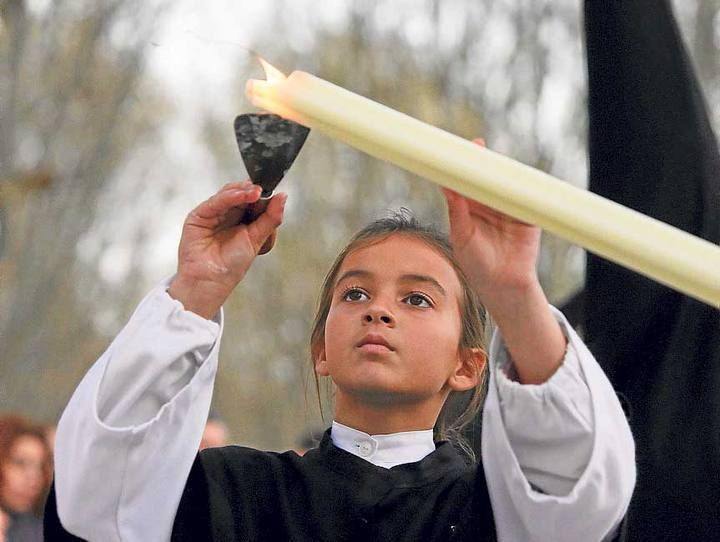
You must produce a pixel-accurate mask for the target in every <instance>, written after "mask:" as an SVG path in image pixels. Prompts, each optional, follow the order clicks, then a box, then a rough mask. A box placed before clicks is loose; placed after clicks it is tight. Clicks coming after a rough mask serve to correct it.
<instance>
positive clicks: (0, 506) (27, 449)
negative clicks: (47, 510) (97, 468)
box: [0, 416, 52, 542]
mask: <svg viewBox="0 0 720 542" xmlns="http://www.w3.org/2000/svg"><path fill="white" fill-rule="evenodd" d="M51 476H52V467H51V454H50V447H49V446H48V444H47V441H46V440H45V434H44V432H43V429H42V428H41V427H38V426H35V425H33V424H32V423H30V422H29V421H28V420H26V419H24V418H21V417H19V416H5V417H1V418H0V511H2V513H3V514H4V515H5V516H6V517H4V518H2V519H0V526H1V525H2V524H3V523H5V532H4V540H5V541H6V542H35V541H41V540H42V539H43V534H42V507H43V505H44V502H45V496H46V492H47V490H48V488H49V486H50V480H51ZM1 532H2V531H1V530H0V533H1ZM0 540H3V538H2V537H0Z"/></svg>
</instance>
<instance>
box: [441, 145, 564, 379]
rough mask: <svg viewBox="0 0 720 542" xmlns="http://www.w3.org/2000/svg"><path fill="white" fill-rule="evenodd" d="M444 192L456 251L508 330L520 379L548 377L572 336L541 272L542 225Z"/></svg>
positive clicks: (478, 290) (505, 332)
mask: <svg viewBox="0 0 720 542" xmlns="http://www.w3.org/2000/svg"><path fill="white" fill-rule="evenodd" d="M475 143H478V144H479V145H484V143H483V141H482V140H480V139H476V140H475ZM443 192H444V194H445V198H446V199H447V204H448V215H449V218H450V242H451V243H452V246H453V252H454V253H455V257H456V258H457V259H458V262H459V263H460V266H461V267H462V268H463V270H464V271H465V274H466V275H467V277H468V280H469V281H470V285H471V286H472V288H473V289H474V290H475V292H476V293H477V294H478V296H479V298H480V301H482V303H483V304H484V305H485V306H486V307H487V309H488V310H489V311H490V314H491V315H492V316H493V318H494V320H495V322H496V323H497V325H498V327H499V328H500V330H501V331H502V334H503V337H504V339H505V344H506V345H507V348H508V350H509V351H510V354H511V356H512V359H513V363H514V366H515V369H516V371H517V374H518V377H519V379H520V381H521V382H522V383H525V384H541V383H543V382H545V381H546V380H547V379H548V378H550V376H552V375H553V373H554V372H555V371H556V370H557V368H558V367H559V366H560V364H561V362H562V359H563V356H564V353H565V346H566V340H565V336H564V335H563V333H562V331H561V329H560V326H559V324H558V323H557V321H556V320H555V317H554V315H553V313H552V311H551V310H550V306H549V304H548V301H547V298H546V297H545V293H544V292H543V290H542V288H541V286H540V282H539V280H538V276H537V270H536V263H537V259H538V254H539V252H540V233H541V232H540V228H537V227H535V226H531V225H530V224H526V223H524V222H520V221H518V220H515V219H513V218H511V217H509V216H507V215H505V214H503V213H500V212H498V211H495V210H493V209H490V208H489V207H487V206H485V205H483V204H481V203H478V202H476V201H473V200H471V199H468V198H465V197H463V196H461V195H460V194H457V193H455V192H452V191H450V190H443Z"/></svg>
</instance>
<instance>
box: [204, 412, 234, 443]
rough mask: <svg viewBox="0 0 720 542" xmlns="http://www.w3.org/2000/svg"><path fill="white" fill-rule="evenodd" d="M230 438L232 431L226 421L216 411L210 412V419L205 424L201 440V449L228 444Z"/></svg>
mask: <svg viewBox="0 0 720 542" xmlns="http://www.w3.org/2000/svg"><path fill="white" fill-rule="evenodd" d="M229 440H230V432H229V431H228V428H227V425H226V424H225V422H224V421H222V420H221V419H220V417H219V416H218V415H217V414H216V413H214V412H210V415H209V416H208V421H207V423H206V424H205V431H204V432H203V436H202V440H201V441H200V449H201V450H204V449H205V448H221V447H222V446H227V445H228V442H229Z"/></svg>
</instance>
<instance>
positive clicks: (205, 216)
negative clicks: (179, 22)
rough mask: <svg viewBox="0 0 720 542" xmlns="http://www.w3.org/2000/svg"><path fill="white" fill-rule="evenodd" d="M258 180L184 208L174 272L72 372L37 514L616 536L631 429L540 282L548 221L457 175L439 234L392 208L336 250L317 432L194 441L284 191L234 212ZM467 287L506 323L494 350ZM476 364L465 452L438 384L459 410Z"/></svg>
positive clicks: (462, 534)
mask: <svg viewBox="0 0 720 542" xmlns="http://www.w3.org/2000/svg"><path fill="white" fill-rule="evenodd" d="M259 196H260V190H259V188H258V187H256V186H253V185H251V184H250V183H249V182H244V183H233V184H229V185H227V186H226V187H224V188H223V189H222V190H221V191H219V192H218V193H217V194H215V195H214V196H213V197H211V198H210V199H209V200H207V201H206V202H204V203H203V204H201V205H200V206H198V207H197V208H196V209H195V210H194V211H193V212H192V213H190V215H189V216H188V218H187V220H186V222H185V225H184V229H183V236H182V240H181V243H180V249H179V264H178V272H177V275H176V276H175V277H174V278H173V279H172V280H171V281H170V282H169V283H168V284H164V285H162V286H161V287H159V288H157V289H156V290H155V291H153V292H152V293H151V294H149V295H148V297H147V298H146V299H145V300H144V301H143V302H142V303H141V305H140V306H139V307H138V309H137V310H136V312H135V314H134V315H133V316H132V318H131V319H130V321H129V323H128V324H127V326H126V327H125V328H124V329H123V331H122V332H121V333H120V334H119V335H118V337H117V338H116V339H115V341H114V342H113V343H112V345H111V346H110V348H109V349H108V351H107V352H106V353H105V354H104V355H103V356H102V357H101V358H100V359H99V360H98V362H97V363H96V364H95V365H94V366H93V367H92V368H91V369H90V371H89V373H88V374H87V375H86V377H85V378H84V379H83V381H82V383H81V384H80V386H79V387H78V389H77V390H76V392H75V394H74V395H73V397H72V399H71V400H70V403H69V404H68V406H67V409H66V410H65V413H64V414H63V417H62V419H61V421H60V424H59V427H58V433H57V448H56V450H57V451H56V482H55V483H56V493H57V510H56V508H55V506H54V503H53V502H52V501H51V502H50V504H49V506H48V511H47V519H46V527H47V529H48V532H49V533H53V534H56V535H59V534H60V533H61V532H62V528H61V527H60V526H59V524H58V523H57V517H59V520H60V522H61V523H62V526H63V527H64V528H65V529H67V531H69V532H72V533H74V534H76V535H78V536H80V537H83V538H87V539H89V540H102V541H111V540H124V541H129V540H138V541H147V540H169V539H172V540H301V541H319V540H322V541H331V540H383V541H384V540H418V541H425V540H449V539H452V540H474V541H481V540H500V541H512V542H518V541H530V540H537V541H543V542H550V541H552V542H557V541H565V540H567V541H572V542H577V541H595V540H603V539H610V538H611V537H612V536H613V534H614V533H615V532H616V530H617V527H618V525H619V524H620V522H621V520H622V518H623V515H624V513H625V511H626V509H627V506H628V503H629V500H630V496H631V493H632V489H633V486H634V481H635V468H634V446H633V441H632V437H631V434H630V431H629V428H628V425H627V423H626V421H625V418H624V415H623V413H622V410H621V408H620V405H619V403H618V401H617V399H616V397H615V394H614V393H613V390H612V388H611V386H610V384H609V383H608V381H607V379H606V378H605V376H604V375H603V373H602V371H601V370H600V368H599V367H598V365H597V364H596V362H595V361H594V360H593V358H592V356H591V355H590V353H589V352H588V351H587V349H586V348H585V347H584V345H583V344H582V342H581V341H580V339H579V338H578V337H577V335H576V334H575V333H574V332H573V331H572V329H570V327H569V326H568V325H567V323H566V322H565V320H564V318H563V317H562V315H560V314H559V313H558V312H557V311H555V310H554V309H553V308H551V307H550V306H549V305H548V303H547V300H546V298H545V296H544V294H543V292H542V290H541V288H540V286H539V283H538V281H537V275H536V273H535V262H536V259H537V253H538V245H539V236H540V233H539V231H538V230H537V229H536V228H534V227H531V226H528V225H526V224H522V223H519V222H516V221H513V220H511V219H509V218H507V217H505V216H503V215H500V214H499V213H496V212H494V211H491V210H489V209H487V208H485V207H483V206H482V205H480V204H477V203H475V202H472V201H469V200H467V199H465V198H463V197H461V196H459V195H457V194H454V193H450V192H447V193H446V197H447V200H448V205H449V216H450V228H451V236H450V240H451V244H452V246H450V244H448V243H447V241H445V240H444V239H443V238H442V236H441V235H439V234H437V233H436V232H434V231H432V230H430V229H428V228H424V227H422V226H419V225H418V224H417V223H416V222H414V221H413V220H411V219H408V217H407V216H403V215H400V216H396V217H392V218H389V219H384V220H380V221H377V222H375V223H373V224H371V225H370V226H368V227H367V228H365V229H364V230H362V231H361V232H360V233H359V234H358V235H357V236H356V237H355V238H354V239H353V240H352V241H351V242H350V244H349V245H348V247H347V248H346V249H345V250H344V251H343V252H342V253H341V254H340V256H339V257H338V258H337V260H336V262H335V263H334V264H333V266H332V268H331V269H330V272H329V274H328V276H327V278H326V281H325V283H324V286H323V290H322V294H321V300H320V307H319V311H318V315H317V317H316V321H315V326H314V329H313V332H312V337H311V352H312V356H313V359H314V364H315V365H314V368H315V372H316V374H317V375H319V376H320V377H329V378H330V379H331V380H332V382H333V384H334V387H335V407H336V411H335V421H334V422H333V425H332V427H331V428H330V429H329V430H328V432H327V433H326V434H325V436H324V438H323V440H322V442H321V444H320V446H319V448H317V449H314V450H311V451H310V452H308V453H306V454H305V455H304V456H302V457H300V456H298V455H297V454H295V453H294V452H287V453H284V454H278V453H271V452H261V451H257V450H252V449H248V448H242V447H238V446H230V447H226V448H220V449H210V450H205V451H203V452H202V453H201V454H199V455H197V454H196V450H197V447H198V444H199V442H200V437H201V434H202V431H203V427H204V424H205V419H206V417H207V413H208V409H209V405H210V399H211V395H212V390H213V381H214V377H215V372H216V369H217V363H218V360H217V357H218V349H219V343H220V336H221V334H222V328H223V320H222V312H221V311H220V308H221V306H222V304H223V302H224V301H225V299H227V297H228V296H229V295H230V293H231V292H232V291H233V289H234V288H235V286H236V285H237V284H238V283H239V281H240V280H241V279H242V278H243V276H244V275H245V273H246V272H247V271H248V269H249V267H250V265H251V263H252V261H253V260H254V258H255V256H256V255H257V254H258V253H259V252H260V251H261V250H264V251H266V250H269V248H271V246H272V243H273V240H274V236H275V230H276V228H277V227H278V226H279V225H280V223H281V221H282V215H283V207H284V204H285V200H286V196H285V195H284V194H278V195H276V196H275V197H274V198H273V199H272V200H271V202H270V204H269V206H268V208H267V210H266V211H265V213H264V214H262V215H261V216H260V217H259V218H258V219H257V220H256V221H255V222H253V223H251V224H250V225H247V226H245V225H237V223H238V220H239V218H240V217H241V216H242V214H243V212H244V208H245V207H246V206H247V205H249V204H252V203H253V202H255V201H256V200H257V199H258V198H259ZM476 296H477V297H479V298H480V299H481V300H482V301H483V303H484V304H485V306H486V307H487V308H488V309H489V311H490V313H491V315H492V316H493V318H494V319H495V321H496V323H497V325H498V330H499V331H496V334H495V337H494V338H493V342H492V344H491V347H490V355H489V360H486V355H485V350H484V348H483V344H482V336H483V329H482V323H481V320H480V316H479V315H480V309H479V306H478V304H477V301H476ZM488 366H489V386H488V389H489V391H488V396H487V398H486V399H485V405H484V411H483V425H482V461H481V462H480V463H478V464H477V465H472V466H468V465H467V464H466V462H465V461H464V460H463V457H462V455H460V454H458V452H457V451H456V450H455V448H454V447H453V446H452V445H451V444H449V443H447V442H446V441H444V440H442V437H443V434H442V433H443V431H442V430H441V431H440V433H441V434H440V435H439V439H438V440H437V441H436V440H435V439H434V438H433V428H435V427H436V422H437V421H438V417H439V416H440V415H441V411H442V410H443V405H445V403H446V401H447V399H448V397H449V396H450V395H451V394H455V393H459V392H470V393H472V394H473V395H474V397H475V400H474V401H471V405H470V409H471V412H470V413H468V415H469V414H471V413H472V405H473V404H477V403H478V400H479V399H478V398H479V396H478V393H480V391H479V390H480V389H481V387H482V380H483V376H484V373H485V368H486V367H488ZM472 390H475V391H474V392H472ZM466 418H467V416H466ZM438 429H442V428H439V427H438ZM56 513H57V516H55V514H56Z"/></svg>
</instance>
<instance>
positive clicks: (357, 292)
mask: <svg viewBox="0 0 720 542" xmlns="http://www.w3.org/2000/svg"><path fill="white" fill-rule="evenodd" d="M342 298H343V301H364V300H365V299H367V298H368V296H367V294H366V293H365V292H363V291H362V290H361V289H359V288H348V289H347V290H345V292H343V295H342Z"/></svg>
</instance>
